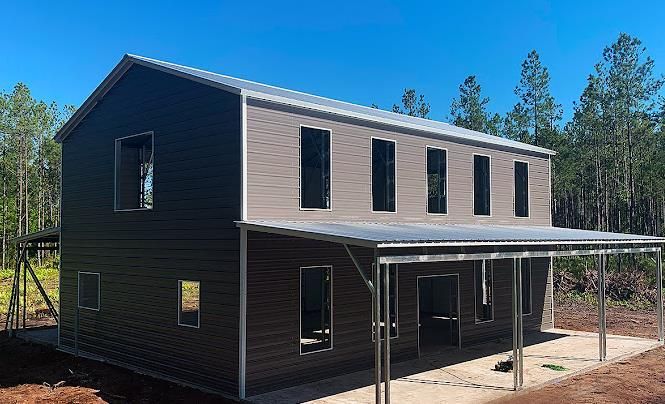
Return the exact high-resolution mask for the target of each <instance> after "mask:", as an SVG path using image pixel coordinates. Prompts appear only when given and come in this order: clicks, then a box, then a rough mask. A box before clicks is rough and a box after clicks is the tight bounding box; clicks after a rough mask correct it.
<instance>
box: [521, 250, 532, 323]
mask: <svg viewBox="0 0 665 404" xmlns="http://www.w3.org/2000/svg"><path fill="white" fill-rule="evenodd" d="M520 259H521V260H523V261H522V263H524V260H526V261H527V262H528V264H527V265H528V266H529V310H530V311H529V312H528V313H524V312H522V317H527V316H530V315H531V314H533V271H532V270H531V267H532V264H533V263H532V262H531V258H520ZM522 271H524V265H522ZM520 283H521V282H520ZM522 299H524V296H522Z"/></svg>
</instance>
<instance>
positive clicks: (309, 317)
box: [300, 266, 332, 354]
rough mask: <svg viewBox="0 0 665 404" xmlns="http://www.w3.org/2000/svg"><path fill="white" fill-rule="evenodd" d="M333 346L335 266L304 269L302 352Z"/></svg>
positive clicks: (301, 294)
mask: <svg viewBox="0 0 665 404" xmlns="http://www.w3.org/2000/svg"><path fill="white" fill-rule="evenodd" d="M331 348H332V267H329V266H325V267H303V268H300V353H301V354H306V353H310V352H316V351H324V350H326V349H331Z"/></svg>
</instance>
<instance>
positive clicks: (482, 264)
mask: <svg viewBox="0 0 665 404" xmlns="http://www.w3.org/2000/svg"><path fill="white" fill-rule="evenodd" d="M473 264H474V267H473V270H474V277H475V295H476V322H478V323H479V322H483V321H491V320H494V309H493V304H494V279H493V278H494V270H493V266H492V261H491V260H481V261H474V263H473Z"/></svg>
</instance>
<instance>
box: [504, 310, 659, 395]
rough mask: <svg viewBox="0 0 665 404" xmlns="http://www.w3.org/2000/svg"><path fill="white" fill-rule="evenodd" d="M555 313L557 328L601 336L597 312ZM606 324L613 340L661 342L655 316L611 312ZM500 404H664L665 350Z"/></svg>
mask: <svg viewBox="0 0 665 404" xmlns="http://www.w3.org/2000/svg"><path fill="white" fill-rule="evenodd" d="M555 307H557V311H556V312H555V325H556V326H557V328H568V329H576V330H581V331H592V332H595V331H596V330H597V324H598V323H597V321H598V315H597V311H596V309H595V308H593V307H588V306H579V305H576V306H572V305H566V304H559V305H558V306H555ZM607 324H608V332H609V333H612V334H620V335H631V336H637V337H647V338H656V337H657V327H656V316H655V314H654V313H653V312H651V311H632V310H628V309H625V308H608V311H607ZM495 403H547V404H551V403H665V348H663V347H661V348H657V349H654V350H651V351H648V352H645V353H643V354H640V355H638V356H636V357H634V358H629V359H626V360H622V361H619V362H615V363H612V364H609V365H606V366H602V367H600V368H598V369H596V370H594V371H592V372H589V373H585V374H581V375H579V376H575V377H572V378H570V379H566V380H563V381H561V382H559V383H555V384H551V385H548V386H545V387H543V388H540V389H538V390H531V391H526V392H524V393H522V394H518V395H515V396H509V397H506V398H504V399H501V400H498V401H496V402H495Z"/></svg>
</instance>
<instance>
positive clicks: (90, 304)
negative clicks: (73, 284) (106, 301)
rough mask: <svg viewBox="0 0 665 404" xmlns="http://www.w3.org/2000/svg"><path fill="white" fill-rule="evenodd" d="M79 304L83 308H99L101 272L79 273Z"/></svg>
mask: <svg viewBox="0 0 665 404" xmlns="http://www.w3.org/2000/svg"><path fill="white" fill-rule="evenodd" d="M78 276H79V282H78V289H79V290H78V294H79V296H78V306H79V307H80V308H82V309H90V310H99V295H100V290H99V273H97V272H80V271H79V273H78Z"/></svg>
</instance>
